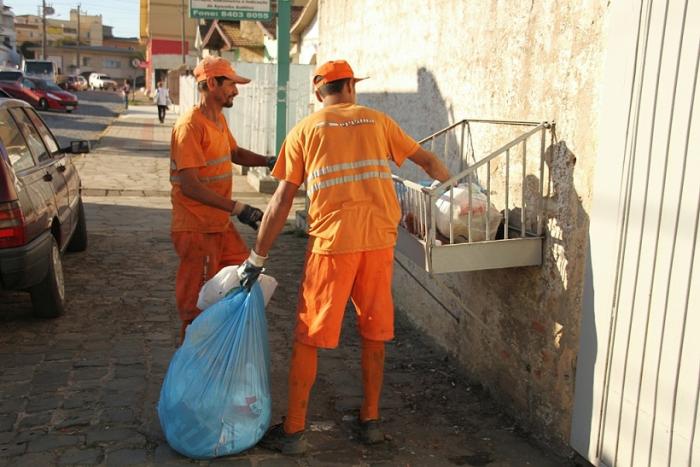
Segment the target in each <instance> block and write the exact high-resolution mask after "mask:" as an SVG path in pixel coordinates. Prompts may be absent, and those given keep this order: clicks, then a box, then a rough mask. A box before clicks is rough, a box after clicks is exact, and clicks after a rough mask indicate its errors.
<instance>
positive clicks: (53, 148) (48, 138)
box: [24, 109, 60, 154]
mask: <svg viewBox="0 0 700 467" xmlns="http://www.w3.org/2000/svg"><path fill="white" fill-rule="evenodd" d="M24 111H25V112H27V114H28V115H29V119H30V120H31V121H32V123H33V124H34V126H35V127H36V129H37V131H38V132H39V135H41V139H43V140H44V144H45V145H46V147H47V148H48V149H49V152H50V153H51V154H56V153H58V152H59V151H60V148H59V147H58V143H56V139H54V137H53V135H52V134H51V130H49V129H48V128H47V127H46V125H45V124H44V122H43V121H42V120H41V118H40V117H39V116H38V115H37V114H36V112H35V111H34V110H33V109H24Z"/></svg>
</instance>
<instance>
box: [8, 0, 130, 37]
mask: <svg viewBox="0 0 700 467" xmlns="http://www.w3.org/2000/svg"><path fill="white" fill-rule="evenodd" d="M3 3H4V4H5V6H9V7H12V11H13V12H14V14H15V15H36V14H38V13H39V7H40V6H41V0H4V2H3ZM78 3H80V10H81V11H82V12H83V14H88V15H102V24H103V25H104V26H113V27H114V29H113V30H112V32H113V33H114V35H115V36H118V37H138V35H139V0H118V1H110V0H75V1H71V0H46V5H47V6H52V7H53V8H54V10H56V14H54V15H52V16H50V17H51V18H55V19H62V20H68V19H70V10H71V8H76V7H77V6H78Z"/></svg>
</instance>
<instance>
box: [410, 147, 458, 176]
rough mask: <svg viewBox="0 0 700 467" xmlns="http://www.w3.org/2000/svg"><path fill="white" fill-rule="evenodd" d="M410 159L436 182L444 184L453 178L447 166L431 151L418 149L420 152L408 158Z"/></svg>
mask: <svg viewBox="0 0 700 467" xmlns="http://www.w3.org/2000/svg"><path fill="white" fill-rule="evenodd" d="M408 158H409V159H410V160H411V161H412V162H414V163H416V164H418V165H419V166H420V167H421V168H422V169H423V171H424V172H425V173H427V174H428V175H430V176H431V177H432V178H434V179H435V180H440V181H441V182H444V181H447V180H448V179H449V178H450V177H451V175H450V171H449V170H447V167H446V166H445V164H443V163H442V161H441V160H440V159H438V157H437V156H436V155H435V154H433V153H432V152H430V151H426V150H425V149H423V148H422V147H418V150H417V151H416V152H415V153H413V154H411V155H410V156H408Z"/></svg>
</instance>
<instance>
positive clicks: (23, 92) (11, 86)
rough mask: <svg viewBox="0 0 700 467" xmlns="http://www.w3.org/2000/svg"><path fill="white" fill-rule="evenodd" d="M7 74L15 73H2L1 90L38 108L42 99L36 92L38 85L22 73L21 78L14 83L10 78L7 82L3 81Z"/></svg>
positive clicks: (0, 75)
mask: <svg viewBox="0 0 700 467" xmlns="http://www.w3.org/2000/svg"><path fill="white" fill-rule="evenodd" d="M5 73H8V74H9V73H14V72H0V89H2V90H3V91H5V92H6V93H8V94H9V95H10V96H12V97H14V98H15V99H19V100H22V101H24V102H27V103H29V104H31V105H32V106H34V107H36V108H38V107H39V100H40V99H41V97H40V96H39V94H38V93H37V92H36V85H35V84H34V83H33V82H32V81H31V80H30V79H29V78H26V77H25V76H24V75H23V74H21V73H20V75H19V78H18V79H16V80H14V81H11V80H9V78H10V76H8V77H7V78H8V79H7V80H5V79H3V77H4V76H5V75H4V74H5Z"/></svg>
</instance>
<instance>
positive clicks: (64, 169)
mask: <svg viewBox="0 0 700 467" xmlns="http://www.w3.org/2000/svg"><path fill="white" fill-rule="evenodd" d="M56 170H58V171H59V172H65V171H66V166H65V165H57V166H56Z"/></svg>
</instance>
